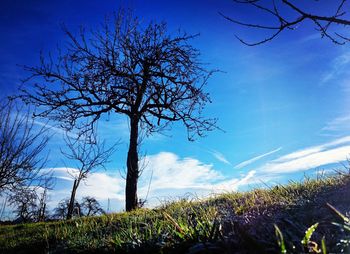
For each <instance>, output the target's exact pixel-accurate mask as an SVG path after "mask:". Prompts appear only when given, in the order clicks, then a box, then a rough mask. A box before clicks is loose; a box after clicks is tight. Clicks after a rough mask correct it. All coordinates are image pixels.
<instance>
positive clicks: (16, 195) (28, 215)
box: [9, 188, 38, 222]
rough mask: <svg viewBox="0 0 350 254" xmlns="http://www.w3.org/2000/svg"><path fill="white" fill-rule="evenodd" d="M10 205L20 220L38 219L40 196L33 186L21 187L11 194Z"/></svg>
mask: <svg viewBox="0 0 350 254" xmlns="http://www.w3.org/2000/svg"><path fill="white" fill-rule="evenodd" d="M9 200H10V205H12V206H14V207H15V209H14V211H13V212H14V213H15V214H16V216H17V220H18V221H19V222H30V221H36V219H37V217H36V215H37V212H38V202H37V201H38V196H37V194H36V192H35V189H33V188H20V189H18V190H16V191H14V192H11V195H10V199H9Z"/></svg>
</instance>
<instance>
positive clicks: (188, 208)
mask: <svg viewBox="0 0 350 254" xmlns="http://www.w3.org/2000/svg"><path fill="white" fill-rule="evenodd" d="M349 194H350V177H349V175H347V174H337V175H335V176H329V177H322V178H319V179H314V180H312V179H308V178H306V179H305V180H304V181H303V182H300V183H299V182H290V183H289V184H288V185H285V186H275V187H272V188H270V189H256V190H252V191H249V192H245V193H239V192H235V193H225V194H221V195H217V196H215V197H211V198H208V199H207V200H202V201H198V200H197V201H193V200H192V201H190V200H185V199H183V200H180V201H177V202H171V203H167V204H164V205H163V206H161V207H158V208H156V209H138V210H136V211H133V212H129V213H117V214H109V215H103V216H99V217H92V218H91V217H90V218H78V219H73V220H70V221H59V222H47V223H35V224H34V223H32V224H20V225H14V226H0V252H3V253H28V252H31V251H32V252H33V253H39V252H43V253H45V252H52V253H66V252H99V253H101V252H116V253H123V252H128V253H140V252H141V253H181V252H188V253H236V252H238V251H240V253H302V252H304V253H305V252H310V253H313V251H316V250H317V251H319V252H321V251H322V252H323V253H324V251H332V252H339V251H341V250H346V248H347V246H346V244H348V242H349V239H350V238H349V237H348V233H349V232H350V230H348V231H347V229H348V227H349V226H348V224H346V223H347V222H346V220H345V219H344V218H347V217H346V216H345V215H344V217H340V215H339V214H343V213H344V214H345V212H347V211H349V208H350V197H349ZM327 203H330V204H332V205H333V206H334V207H336V208H337V210H335V209H331V208H330V206H327ZM338 209H339V211H340V212H339V214H336V213H335V212H334V211H338ZM339 218H340V219H339ZM345 222H346V223H345ZM315 225H317V226H315ZM312 244H316V246H314V245H312ZM312 246H314V247H312ZM203 251H207V252H203ZM327 253H328V252H327Z"/></svg>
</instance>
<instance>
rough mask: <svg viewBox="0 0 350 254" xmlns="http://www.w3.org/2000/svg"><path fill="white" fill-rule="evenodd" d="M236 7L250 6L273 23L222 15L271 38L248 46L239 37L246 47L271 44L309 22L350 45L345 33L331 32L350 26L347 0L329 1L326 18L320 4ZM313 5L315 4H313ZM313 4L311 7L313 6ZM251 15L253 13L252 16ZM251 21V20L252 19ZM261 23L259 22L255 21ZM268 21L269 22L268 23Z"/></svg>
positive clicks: (250, 1)
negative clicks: (262, 31)
mask: <svg viewBox="0 0 350 254" xmlns="http://www.w3.org/2000/svg"><path fill="white" fill-rule="evenodd" d="M233 2H235V3H237V4H241V5H242V4H243V5H249V6H251V7H252V8H254V9H256V10H258V11H261V12H262V13H264V14H266V17H267V20H271V19H272V20H273V22H272V24H271V23H265V24H262V23H260V22H259V21H257V23H254V21H253V22H250V21H248V22H244V21H242V20H238V19H235V18H233V17H230V16H227V15H225V14H222V13H220V14H221V15H222V16H223V17H224V18H226V19H227V20H229V21H231V22H233V23H235V24H238V25H240V26H244V27H248V28H256V29H262V30H266V31H267V32H268V33H269V34H268V35H267V37H266V38H264V39H262V40H259V41H256V42H252V43H250V42H247V41H245V40H243V39H242V38H240V37H238V36H236V37H237V39H238V40H240V41H241V42H242V43H243V44H245V45H248V46H255V45H259V44H263V43H265V42H268V41H271V40H273V39H274V38H276V37H277V36H278V35H279V34H280V33H281V32H283V31H285V30H295V29H296V28H297V27H298V26H299V25H301V24H302V23H304V22H306V21H311V22H312V23H313V24H314V27H315V29H316V30H317V31H318V32H319V33H320V34H321V37H322V38H323V37H326V38H328V39H330V40H331V41H332V42H334V43H336V44H345V43H347V42H349V41H350V37H349V36H348V35H346V34H344V33H342V32H341V31H340V30H339V29H335V30H334V29H332V28H333V27H334V25H338V26H342V27H348V26H350V18H349V17H347V15H346V9H348V8H349V6H348V5H347V0H337V1H336V0H334V1H329V3H328V5H330V6H329V8H327V11H329V13H330V14H324V12H321V11H320V9H321V8H320V5H321V3H320V1H317V0H315V1H299V2H298V3H297V4H296V3H294V2H297V1H290V0H233ZM312 2H313V3H312ZM310 3H311V6H310ZM249 13H252V12H249ZM249 19H251V17H249ZM256 19H257V20H258V18H256ZM265 20H266V19H265Z"/></svg>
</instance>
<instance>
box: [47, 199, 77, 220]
mask: <svg viewBox="0 0 350 254" xmlns="http://www.w3.org/2000/svg"><path fill="white" fill-rule="evenodd" d="M69 204H70V199H69V198H67V199H63V200H61V201H60V202H59V203H58V205H57V207H56V208H55V209H54V214H53V217H54V218H55V219H60V220H64V219H66V218H67V214H68V207H69ZM73 216H76V217H80V204H79V203H78V202H77V201H75V202H74V206H73V213H72V217H73Z"/></svg>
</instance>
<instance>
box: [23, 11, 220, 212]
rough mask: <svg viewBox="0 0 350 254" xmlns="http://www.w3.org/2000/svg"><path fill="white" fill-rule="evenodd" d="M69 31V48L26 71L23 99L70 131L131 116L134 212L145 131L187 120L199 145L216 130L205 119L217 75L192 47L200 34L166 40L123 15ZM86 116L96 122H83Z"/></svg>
mask: <svg viewBox="0 0 350 254" xmlns="http://www.w3.org/2000/svg"><path fill="white" fill-rule="evenodd" d="M65 32H66V35H67V36H68V39H69V44H68V46H67V48H66V49H61V50H60V52H61V53H60V56H59V57H58V59H56V60H53V59H51V58H50V59H49V60H48V61H47V60H45V59H44V57H42V58H41V64H40V66H38V67H26V70H28V71H29V72H30V73H31V74H32V76H31V78H30V79H29V81H30V80H32V81H34V82H35V85H34V86H30V87H31V88H28V89H24V90H23V94H22V96H21V98H22V99H23V100H24V101H25V102H29V103H33V104H35V105H37V106H39V107H40V108H41V109H42V111H41V112H40V113H39V114H38V115H39V116H41V117H50V118H51V119H54V120H58V121H60V122H61V123H62V126H63V127H65V128H67V129H71V128H73V127H76V128H78V129H80V130H85V131H86V130H89V129H90V130H91V128H93V125H94V124H95V122H96V121H97V120H98V119H99V118H100V117H101V116H102V115H103V114H106V113H108V114H109V113H117V114H123V115H126V116H127V117H128V119H129V126H130V139H129V150H128V155H127V162H126V165H127V175H126V189H125V196H126V201H125V202H126V210H127V211H130V210H132V209H135V208H136V207H137V201H138V199H137V182H138V178H139V174H140V172H139V165H138V162H139V158H138V138H139V131H140V130H144V131H146V133H147V135H151V134H152V133H154V132H159V131H161V130H164V128H166V127H170V126H171V124H172V123H174V122H182V123H183V124H184V126H185V127H186V129H187V133H188V138H189V140H193V138H194V137H195V136H196V135H198V136H203V135H205V132H206V131H210V130H213V129H215V128H216V126H215V123H216V119H208V118H204V117H203V116H202V110H203V108H204V106H205V105H206V104H207V103H209V102H210V98H209V95H208V93H206V92H204V90H203V89H204V86H205V84H206V83H207V80H208V78H209V77H210V76H211V74H212V71H207V70H206V69H205V68H204V65H203V64H201V63H200V62H199V60H198V56H199V52H198V50H196V49H195V48H193V47H192V46H191V45H190V44H189V42H190V40H191V39H193V38H194V37H195V36H192V35H187V34H186V33H181V32H179V33H178V34H177V35H175V36H170V35H167V29H166V24H165V23H161V24H156V23H150V24H149V25H148V26H146V27H143V26H141V25H140V23H139V22H138V20H137V18H134V17H132V15H125V14H123V12H119V13H118V14H117V15H116V17H115V18H114V19H113V22H110V21H109V20H107V21H106V22H105V24H104V25H103V26H102V28H101V29H99V30H97V31H95V32H92V33H91V34H88V35H87V34H86V33H85V32H84V30H83V29H82V30H81V33H80V36H74V35H73V34H72V33H70V32H69V31H67V30H66V29H65ZM29 81H27V82H26V83H25V85H29V84H28V82H29ZM80 119H88V120H89V121H88V122H87V124H81V122H80V121H79V120H80Z"/></svg>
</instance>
